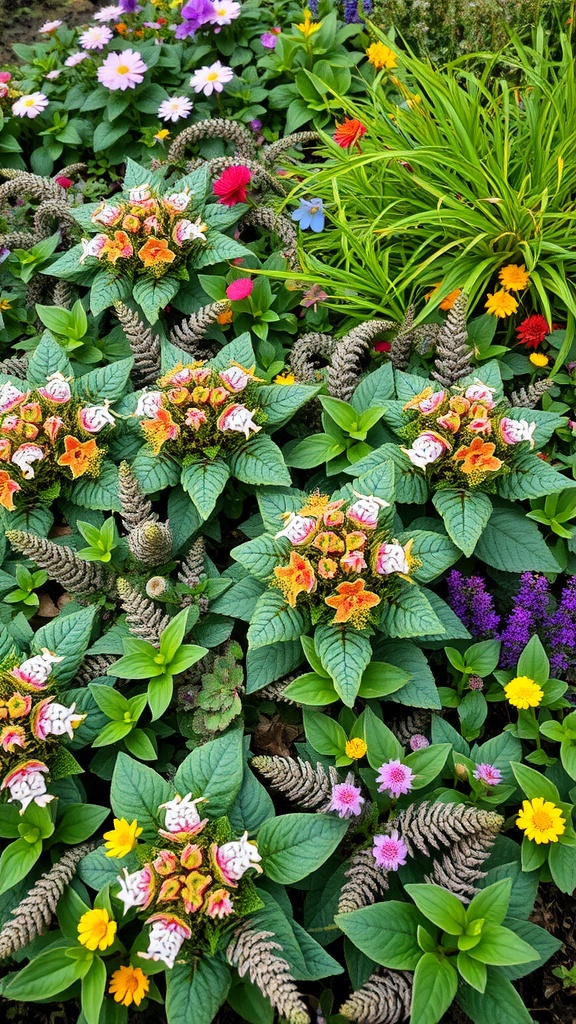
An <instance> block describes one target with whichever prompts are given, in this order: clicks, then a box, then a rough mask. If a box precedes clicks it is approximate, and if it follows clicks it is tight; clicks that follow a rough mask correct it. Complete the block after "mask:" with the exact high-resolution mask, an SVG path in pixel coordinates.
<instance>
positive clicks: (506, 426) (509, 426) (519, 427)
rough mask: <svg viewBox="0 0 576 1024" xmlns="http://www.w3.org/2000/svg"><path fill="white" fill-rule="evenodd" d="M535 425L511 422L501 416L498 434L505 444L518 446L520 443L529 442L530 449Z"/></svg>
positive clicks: (533, 423) (525, 421)
mask: <svg viewBox="0 0 576 1024" xmlns="http://www.w3.org/2000/svg"><path fill="white" fill-rule="evenodd" d="M535 430H536V423H535V422H534V421H532V423H528V420H511V419H509V417H508V416H503V417H502V419H501V420H500V433H501V434H502V438H503V440H504V441H505V443H506V444H520V442H521V441H529V442H530V448H531V449H532V448H533V447H534V431H535Z"/></svg>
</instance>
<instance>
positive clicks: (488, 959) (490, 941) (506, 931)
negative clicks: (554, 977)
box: [468, 923, 540, 967]
mask: <svg viewBox="0 0 576 1024" xmlns="http://www.w3.org/2000/svg"><path fill="white" fill-rule="evenodd" d="M468 954H469V956H471V957H472V959H473V960H479V961H480V963H483V964H492V965H494V966H496V967H505V966H507V965H508V964H525V963H528V962H529V961H532V960H539V959H540V956H539V955H538V953H537V952H536V950H535V949H533V948H532V946H529V945H528V943H527V942H524V940H523V939H521V938H519V936H518V935H515V934H514V932H513V931H511V930H510V928H505V927H504V926H503V925H501V924H491V923H486V924H484V925H483V927H482V934H481V936H480V942H479V943H478V945H477V946H474V947H473V948H472V949H470V950H468Z"/></svg>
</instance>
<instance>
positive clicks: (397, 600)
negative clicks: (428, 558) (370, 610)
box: [380, 583, 445, 637]
mask: <svg viewBox="0 0 576 1024" xmlns="http://www.w3.org/2000/svg"><path fill="white" fill-rule="evenodd" d="M380 629H381V630H382V631H383V632H384V633H386V634H387V635H388V636H391V637H411V636H426V635H427V634H430V635H435V634H443V633H444V632H445V629H444V626H443V625H442V623H441V621H440V619H439V618H438V616H437V615H436V614H435V613H434V612H433V611H432V606H431V605H430V602H429V601H428V600H427V598H426V597H425V596H424V594H423V593H422V591H421V590H420V589H419V588H418V587H416V586H414V585H413V584H409V583H406V584H405V585H404V586H403V588H402V590H401V591H400V592H399V593H398V594H395V595H394V596H393V597H391V598H390V599H389V600H388V601H387V602H386V603H385V604H384V605H383V608H382V617H381V619H380Z"/></svg>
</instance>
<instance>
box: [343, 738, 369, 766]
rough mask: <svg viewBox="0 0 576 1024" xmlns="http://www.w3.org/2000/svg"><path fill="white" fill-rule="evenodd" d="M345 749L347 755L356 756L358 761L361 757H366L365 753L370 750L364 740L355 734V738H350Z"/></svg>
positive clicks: (355, 758)
mask: <svg viewBox="0 0 576 1024" xmlns="http://www.w3.org/2000/svg"><path fill="white" fill-rule="evenodd" d="M344 750H345V753H346V757H352V758H354V760H355V761H358V760H359V759H360V758H361V757H364V754H365V753H366V751H367V750H368V747H367V745H366V743H365V742H364V740H361V739H360V738H359V737H358V736H355V737H354V739H351V740H348V742H347V744H346V746H345V747H344Z"/></svg>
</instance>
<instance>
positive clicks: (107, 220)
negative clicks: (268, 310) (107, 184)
mask: <svg viewBox="0 0 576 1024" xmlns="http://www.w3.org/2000/svg"><path fill="white" fill-rule="evenodd" d="M121 217H122V207H121V206H110V204H109V203H101V204H100V206H99V207H98V209H97V210H94V213H93V214H92V216H91V217H90V220H91V221H92V223H93V224H103V225H104V227H105V228H111V227H113V226H114V224H117V223H118V221H119V220H120V219H121Z"/></svg>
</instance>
